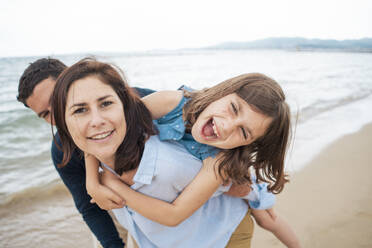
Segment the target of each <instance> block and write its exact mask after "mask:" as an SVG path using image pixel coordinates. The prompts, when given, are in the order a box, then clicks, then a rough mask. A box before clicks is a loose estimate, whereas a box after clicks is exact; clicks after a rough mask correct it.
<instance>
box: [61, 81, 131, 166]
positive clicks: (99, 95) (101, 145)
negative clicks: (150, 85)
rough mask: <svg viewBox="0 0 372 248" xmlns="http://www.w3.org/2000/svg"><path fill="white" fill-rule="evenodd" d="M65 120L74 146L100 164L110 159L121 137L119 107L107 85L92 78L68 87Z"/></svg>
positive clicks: (123, 129)
mask: <svg viewBox="0 0 372 248" xmlns="http://www.w3.org/2000/svg"><path fill="white" fill-rule="evenodd" d="M65 119H66V125H67V129H68V131H69V133H70V135H71V137H72V139H73V141H74V142H75V144H76V145H77V146H78V147H79V148H80V149H81V150H82V151H84V152H85V153H89V154H92V155H94V156H96V157H97V158H98V159H99V160H101V161H105V160H108V159H113V158H114V155H115V152H116V150H117V149H118V147H119V146H120V144H121V143H122V142H123V140H124V138H125V134H126V127H127V126H126V121H125V116H124V109H123V104H122V102H121V101H120V98H119V97H118V95H117V94H116V92H115V91H114V90H113V89H112V88H111V86H110V85H108V84H105V83H103V82H102V81H101V80H100V79H98V78H97V77H94V76H89V77H86V78H83V79H80V80H77V81H75V82H74V83H73V84H72V85H71V87H70V89H69V92H68V94H67V102H66V112H65Z"/></svg>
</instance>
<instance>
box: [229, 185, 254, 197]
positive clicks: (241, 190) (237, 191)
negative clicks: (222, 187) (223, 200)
mask: <svg viewBox="0 0 372 248" xmlns="http://www.w3.org/2000/svg"><path fill="white" fill-rule="evenodd" d="M249 192H251V185H250V184H244V185H236V184H233V185H231V187H230V189H229V191H227V192H226V193H225V194H226V195H229V196H233V197H243V196H246V195H248V194H249Z"/></svg>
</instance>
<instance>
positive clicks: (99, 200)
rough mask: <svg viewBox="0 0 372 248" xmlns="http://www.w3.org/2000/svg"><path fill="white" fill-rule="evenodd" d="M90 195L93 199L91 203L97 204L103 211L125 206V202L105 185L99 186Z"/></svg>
mask: <svg viewBox="0 0 372 248" xmlns="http://www.w3.org/2000/svg"><path fill="white" fill-rule="evenodd" d="M103 174H106V173H103ZM88 193H89V195H90V196H91V197H92V199H91V201H90V202H91V203H96V204H97V205H98V206H99V207H100V208H101V209H104V210H111V209H115V208H122V207H124V206H125V200H124V199H123V198H121V197H120V196H119V195H118V194H117V193H116V192H114V191H113V190H111V189H110V188H108V187H107V186H105V185H102V184H98V185H96V186H95V187H94V188H92V189H91V190H90V191H89V192H88Z"/></svg>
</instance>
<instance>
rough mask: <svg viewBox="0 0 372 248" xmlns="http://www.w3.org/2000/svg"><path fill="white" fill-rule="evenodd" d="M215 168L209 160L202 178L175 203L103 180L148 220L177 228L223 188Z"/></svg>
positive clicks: (117, 180)
mask: <svg viewBox="0 0 372 248" xmlns="http://www.w3.org/2000/svg"><path fill="white" fill-rule="evenodd" d="M215 167H216V166H215V159H213V158H207V159H205V160H204V161H203V167H202V169H201V170H200V172H199V173H198V175H196V177H195V178H194V180H193V181H192V182H191V183H190V184H189V185H188V186H187V187H186V188H185V189H184V190H183V192H182V193H181V195H179V196H178V197H177V199H175V200H174V201H173V202H172V203H168V202H165V201H162V200H158V199H155V198H152V197H149V196H146V195H144V194H141V193H139V192H136V191H134V190H132V189H131V188H130V187H128V186H127V185H125V184H123V183H122V182H121V181H120V180H119V179H112V178H111V179H109V178H107V177H103V178H104V179H103V181H102V183H103V184H105V185H106V186H108V187H110V188H111V189H112V190H114V191H116V192H117V193H118V194H119V195H120V196H122V197H123V198H124V199H125V201H126V204H127V206H129V207H131V208H132V209H134V210H135V211H137V212H138V213H140V214H141V215H143V216H144V217H146V218H148V219H150V220H152V221H155V222H158V223H160V224H162V225H166V226H177V225H178V224H180V223H181V222H182V221H184V220H185V219H187V218H188V217H190V216H191V215H192V214H193V213H194V212H195V211H196V210H197V209H199V208H200V207H201V206H202V205H203V204H204V203H205V202H206V201H207V200H208V199H209V198H210V197H211V196H212V195H213V193H214V192H215V191H216V190H217V188H218V187H219V186H220V185H221V183H222V180H221V178H220V177H219V175H218V173H216V171H215ZM105 174H106V173H105Z"/></svg>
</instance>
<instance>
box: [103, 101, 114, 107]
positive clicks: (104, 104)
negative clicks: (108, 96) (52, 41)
mask: <svg viewBox="0 0 372 248" xmlns="http://www.w3.org/2000/svg"><path fill="white" fill-rule="evenodd" d="M111 104H112V102H111V101H104V102H103V103H102V104H101V106H102V107H107V106H110V105H111Z"/></svg>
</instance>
